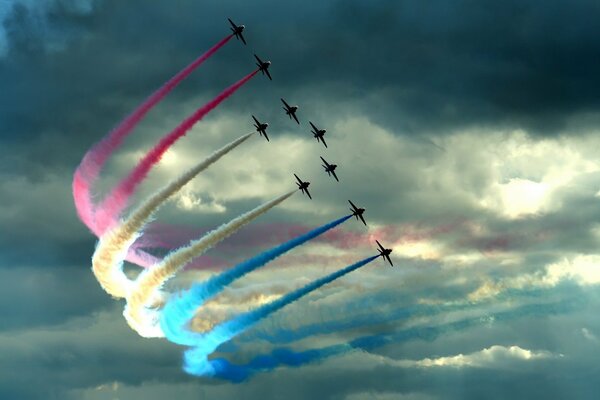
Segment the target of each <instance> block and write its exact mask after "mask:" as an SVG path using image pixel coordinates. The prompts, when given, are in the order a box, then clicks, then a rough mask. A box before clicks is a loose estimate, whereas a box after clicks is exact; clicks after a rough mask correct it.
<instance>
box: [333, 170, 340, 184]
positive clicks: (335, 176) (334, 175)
mask: <svg viewBox="0 0 600 400" xmlns="http://www.w3.org/2000/svg"><path fill="white" fill-rule="evenodd" d="M331 173H332V174H333V177H334V178H335V180H336V181H338V182H339V181H340V180H339V179H338V177H337V175H336V174H335V171H331Z"/></svg>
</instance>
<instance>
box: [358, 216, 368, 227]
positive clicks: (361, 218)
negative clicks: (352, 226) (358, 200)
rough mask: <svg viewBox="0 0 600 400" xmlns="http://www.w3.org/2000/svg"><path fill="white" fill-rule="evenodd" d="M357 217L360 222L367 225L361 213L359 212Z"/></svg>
mask: <svg viewBox="0 0 600 400" xmlns="http://www.w3.org/2000/svg"><path fill="white" fill-rule="evenodd" d="M358 218H360V220H361V221H362V223H363V224H365V226H367V222H366V221H365V219H364V218H363V216H362V214H359V216H358Z"/></svg>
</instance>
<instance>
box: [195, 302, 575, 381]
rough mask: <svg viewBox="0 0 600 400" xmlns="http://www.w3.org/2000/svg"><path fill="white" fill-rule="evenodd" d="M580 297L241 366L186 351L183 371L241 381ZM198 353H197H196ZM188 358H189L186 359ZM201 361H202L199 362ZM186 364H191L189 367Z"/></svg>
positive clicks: (279, 354)
mask: <svg viewBox="0 0 600 400" xmlns="http://www.w3.org/2000/svg"><path fill="white" fill-rule="evenodd" d="M581 306H582V299H581V298H580V297H572V298H570V299H567V300H562V301H558V302H554V303H543V304H539V303H538V304H527V305H525V306H521V307H519V308H516V309H511V310H506V311H499V312H496V313H492V314H486V315H485V316H483V317H482V316H477V317H469V318H464V319H461V320H457V321H453V322H449V323H446V324H442V325H435V326H417V327H412V328H408V329H405V330H401V331H398V332H395V333H392V334H380V335H367V336H362V337H359V338H356V339H353V340H351V341H349V342H347V343H343V344H337V345H332V346H327V347H322V348H318V349H309V350H303V351H294V350H292V349H289V348H277V349H274V350H272V351H271V353H270V354H266V355H260V356H257V357H255V358H253V359H252V360H250V361H249V362H248V363H246V364H244V365H234V364H232V363H230V362H229V361H228V360H226V359H224V358H215V359H212V360H209V361H206V359H205V358H204V359H202V358H201V357H200V358H199V360H196V357H197V355H196V354H193V353H191V352H188V353H186V354H185V356H186V359H185V362H186V364H185V368H186V371H188V372H189V373H192V374H194V375H201V374H202V375H204V374H206V372H209V373H210V374H211V375H212V376H214V377H219V378H223V379H227V380H230V381H234V382H240V381H243V380H245V379H247V378H248V377H250V376H251V375H253V374H255V373H257V372H267V371H271V370H273V369H275V368H277V367H280V366H288V367H299V366H302V365H305V364H309V363H314V362H319V361H323V360H325V359H326V358H329V357H333V356H341V355H344V354H347V353H350V352H352V351H357V350H362V351H369V350H372V349H376V348H379V347H382V346H385V345H388V344H395V343H401V342H405V341H409V340H414V339H421V340H426V341H433V340H435V339H437V338H438V337H440V336H441V335H443V334H447V333H452V332H460V331H463V330H466V329H470V328H474V327H477V326H481V325H485V324H489V323H490V322H491V321H493V322H494V323H495V322H502V321H510V320H514V319H517V318H522V317H529V316H547V315H558V314H561V313H565V312H569V311H572V310H574V309H578V308H581ZM198 356H199V355H198ZM188 357H190V359H189V360H188ZM202 363H204V364H202ZM188 366H189V367H190V368H189V369H188Z"/></svg>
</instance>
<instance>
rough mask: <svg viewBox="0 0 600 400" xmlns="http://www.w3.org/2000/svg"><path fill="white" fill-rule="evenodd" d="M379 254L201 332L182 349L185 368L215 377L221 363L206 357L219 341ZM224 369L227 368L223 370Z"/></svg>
mask: <svg viewBox="0 0 600 400" xmlns="http://www.w3.org/2000/svg"><path fill="white" fill-rule="evenodd" d="M377 257H379V256H372V257H369V258H366V259H364V260H361V261H359V262H357V263H355V264H352V265H349V266H347V267H346V268H343V269H341V270H338V271H336V272H334V273H332V274H329V275H327V276H325V277H323V278H319V279H317V280H314V281H313V282H311V283H309V284H307V285H305V286H303V287H301V288H299V289H297V290H294V291H293V292H290V293H288V294H286V295H284V296H282V297H280V298H279V299H277V300H274V301H272V302H270V303H267V304H265V305H263V306H261V307H258V308H257V309H255V310H252V311H249V312H246V313H243V314H241V315H239V316H238V317H236V318H234V319H231V320H229V321H226V322H224V323H222V324H220V325H217V326H215V327H214V328H213V330H212V331H210V332H208V333H206V334H204V335H200V336H201V337H199V338H198V340H197V342H196V347H194V348H193V349H190V350H188V351H186V352H185V355H184V358H185V361H184V369H185V371H186V372H188V373H190V374H192V375H198V376H215V375H217V374H219V373H220V372H221V371H222V365H221V364H220V363H219V361H216V362H215V361H214V360H208V356H209V355H210V354H212V353H213V352H214V351H215V350H216V349H217V348H218V347H219V346H220V345H221V344H223V343H225V342H228V341H229V340H231V339H232V338H233V337H235V336H237V335H238V334H240V333H242V332H244V331H245V330H246V329H248V328H250V327H251V326H253V325H254V324H256V323H257V322H258V321H260V320H261V319H263V318H265V317H267V316H269V315H271V314H272V313H274V312H275V311H278V310H280V309H281V308H283V307H285V306H286V305H288V304H290V303H292V302H294V301H296V300H298V299H299V298H301V297H303V296H305V295H307V294H308V293H310V292H312V291H314V290H316V289H318V288H320V287H321V286H323V285H326V284H328V283H330V282H333V281H334V280H336V279H338V278H340V277H342V276H344V275H346V274H348V273H350V272H352V271H355V270H357V269H358V268H360V267H362V266H364V265H366V264H368V263H370V262H371V261H373V260H375V259H376V258H377ZM225 372H226V371H225Z"/></svg>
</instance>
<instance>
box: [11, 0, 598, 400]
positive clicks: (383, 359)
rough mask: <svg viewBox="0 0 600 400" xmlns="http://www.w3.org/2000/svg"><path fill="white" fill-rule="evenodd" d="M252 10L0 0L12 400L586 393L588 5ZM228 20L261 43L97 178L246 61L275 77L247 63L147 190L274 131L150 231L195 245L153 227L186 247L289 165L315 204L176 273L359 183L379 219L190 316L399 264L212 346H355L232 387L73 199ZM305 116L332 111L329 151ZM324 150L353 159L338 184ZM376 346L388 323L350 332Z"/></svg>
mask: <svg viewBox="0 0 600 400" xmlns="http://www.w3.org/2000/svg"><path fill="white" fill-rule="evenodd" d="M249 3H250V2H247V1H241V0H230V1H216V0H214V1H212V0H210V1H203V2H198V1H192V0H181V1H178V2H170V1H166V0H160V1H152V2H147V1H142V0H130V1H117V0H43V1H41V0H40V1H33V0H0V82H1V84H0V227H1V228H0V315H1V316H2V323H1V324H0V371H1V373H0V398H2V399H23V400H26V399H38V398H47V399H86V400H87V399H90V400H91V399H94V400H96V399H111V400H112V399H164V398H177V399H183V400H185V399H212V398H218V399H227V398H244V399H280V398H284V397H285V398H287V399H290V400H293V399H305V398H320V399H335V400H338V399H340V400H363V399H365V400H366V399H378V400H387V399H410V400H413V399H419V400H421V399H427V400H429V399H480V398H488V399H505V398H507V397H509V396H511V397H512V398H519V399H520V398H522V399H526V398H527V399H530V398H547V399H562V398H579V399H592V398H596V397H597V393H598V391H599V390H600V383H599V382H598V379H597V376H598V366H597V365H598V364H597V360H598V357H599V356H600V319H599V318H598V317H597V313H596V310H597V309H598V306H599V305H600V286H599V285H600V269H599V267H598V264H599V263H600V252H599V251H598V250H597V244H598V242H599V241H600V161H599V160H598V156H597V153H598V151H597V149H598V148H600V135H599V133H600V109H599V107H600V95H598V93H597V90H596V88H598V87H599V85H600V81H599V78H598V74H597V71H598V70H599V69H600V58H599V57H598V54H599V52H600V25H598V23H597V21H598V19H599V18H600V4H599V3H598V2H597V1H593V0H589V1H588V0H577V1H568V2H567V1H558V0H548V1H545V2H538V1H533V0H520V1H516V0H507V1H502V2H491V1H488V2H482V1H474V0H459V1H453V2H450V1H442V0H434V1H429V2H421V1H403V0H398V1H392V0H388V1H386V0H378V1H367V0H344V1H341V0H338V1H333V0H331V1H320V2H316V1H315V2H306V1H296V0H292V1H285V2H281V1H273V0H258V1H253V2H251V4H249ZM227 17H230V18H232V19H233V20H234V21H235V22H237V23H240V24H242V23H243V24H245V25H246V30H245V31H244V34H245V37H246V40H247V41H248V45H247V46H243V45H242V44H241V43H240V42H238V41H236V40H235V39H233V40H231V41H230V42H229V43H227V44H226V45H225V46H224V47H223V48H222V49H221V50H219V51H218V52H217V53H216V54H215V55H214V56H213V57H211V58H210V59H209V60H208V61H207V62H206V63H205V64H204V65H202V66H201V67H200V68H199V69H198V70H197V71H195V72H194V73H193V74H192V75H191V76H190V77H189V78H188V79H186V81H185V82H184V83H183V84H181V85H180V86H179V87H177V88H176V89H175V90H174V91H173V92H172V93H171V94H170V95H169V96H168V97H167V98H166V99H165V100H164V101H162V102H161V103H160V104H159V105H158V106H157V107H155V108H154V109H153V110H152V111H151V112H150V113H149V114H148V115H147V117H146V118H145V119H144V120H143V121H142V123H141V124H140V125H139V126H138V127H137V128H136V130H135V132H134V133H133V134H132V135H131V136H130V137H128V138H127V140H126V141H125V143H124V145H123V147H122V148H120V149H119V150H118V151H117V152H116V154H115V155H114V157H112V158H111V159H110V161H109V163H108V165H107V168H106V169H104V170H103V171H102V177H101V180H100V184H99V186H98V188H97V196H99V197H101V195H102V194H103V193H106V191H107V190H108V189H109V188H110V187H111V186H112V185H114V184H115V183H116V182H117V181H118V180H119V179H120V178H121V177H123V176H124V175H125V174H126V173H127V172H128V171H129V170H130V169H131V168H132V167H133V166H134V165H135V162H136V161H137V160H138V159H139V158H140V157H141V156H142V155H143V154H144V152H145V151H147V150H148V149H149V148H150V147H151V146H152V145H153V144H154V143H155V142H156V141H157V140H158V139H159V138H160V137H161V136H162V135H164V134H165V133H167V132H169V131H170V130H171V129H172V128H173V127H175V126H176V125H177V124H178V123H179V122H180V121H181V120H182V119H183V118H185V117H186V116H187V115H189V114H190V113H191V112H193V111H194V110H195V109H196V108H198V107H200V106H201V105H203V104H204V103H206V102H207V101H209V100H210V99H212V98H213V97H214V96H215V95H217V94H218V93H219V92H220V91H221V90H222V89H223V88H225V87H226V86H228V85H230V84H231V83H233V82H235V81H237V80H238V79H240V78H241V77H243V76H245V75H246V74H248V73H249V72H251V71H252V70H253V68H254V60H253V56H252V55H253V53H255V52H256V53H257V54H258V55H259V56H261V57H262V58H265V59H270V60H271V61H272V63H273V64H272V67H271V69H270V71H271V74H272V76H273V81H272V82H271V81H269V80H267V79H265V78H263V77H261V76H260V75H259V76H256V77H255V78H253V79H252V80H251V81H250V82H249V83H248V84H247V85H245V86H244V87H243V88H241V89H240V90H239V91H238V92H237V93H235V94H234V95H233V96H232V97H231V98H229V99H227V100H226V101H225V102H224V103H223V104H222V105H221V106H219V107H218V108H217V109H215V110H214V111H212V112H211V113H210V114H209V115H208V116H207V117H206V118H205V119H204V120H203V121H201V122H200V123H198V124H197V125H196V126H195V127H194V128H193V129H192V130H191V131H190V132H189V133H188V135H187V136H186V137H185V138H183V139H182V140H180V142H178V143H177V144H176V145H175V146H174V147H173V148H172V149H171V150H170V151H169V152H168V153H167V154H166V155H165V157H164V158H163V160H162V161H161V163H160V164H159V165H158V167H157V168H155V169H154V170H153V171H152V172H151V173H150V175H149V177H148V179H147V180H146V181H145V182H144V184H143V185H142V186H141V188H140V190H139V193H138V194H136V196H135V197H134V204H137V203H139V202H140V201H141V200H143V199H144V198H145V197H147V196H148V195H150V194H151V193H153V192H154V191H155V190H157V189H158V188H160V187H161V186H162V185H164V184H165V183H166V182H168V181H169V180H171V179H173V178H175V177H177V176H178V175H179V174H180V173H181V172H183V171H185V170H186V169H187V168H189V167H190V166H192V165H193V164H194V163H196V162H198V161H199V160H201V159H203V158H204V157H206V156H207V155H209V154H211V153H212V152H213V151H214V150H216V149H217V148H219V147H221V146H223V145H225V144H226V143H228V142H230V141H232V140H234V139H235V138H237V137H239V136H240V135H242V134H244V133H247V132H249V131H251V130H252V129H253V128H252V120H251V115H252V114H254V115H256V116H257V117H258V118H259V119H261V120H265V121H267V122H269V124H270V127H269V131H268V132H269V138H270V139H271V141H270V142H266V141H265V140H264V139H262V138H260V137H258V136H255V137H252V138H251V139H249V140H248V141H247V143H244V144H243V145H242V146H240V147H239V148H238V149H236V150H234V152H232V153H231V154H229V155H227V156H226V157H224V158H223V160H221V161H220V162H219V163H218V164H215V165H214V166H213V167H211V168H210V169H209V170H207V171H206V172H204V173H202V174H201V175H200V176H198V177H197V178H196V179H194V180H193V181H192V182H191V183H190V184H188V185H187V186H186V187H185V188H184V190H183V191H182V192H181V193H179V194H178V195H177V196H176V197H175V198H174V199H173V200H172V201H171V202H169V203H168V204H167V205H165V207H163V208H162V209H161V210H160V212H159V213H158V214H157V215H156V222H157V223H158V224H174V225H179V226H181V227H182V228H181V229H180V230H179V231H178V232H183V233H181V234H180V235H181V237H177V235H174V233H173V232H171V233H170V235H169V233H168V232H169V231H168V228H167V227H166V226H164V229H162V230H161V229H160V226H158V228H156V230H153V231H152V234H154V235H157V236H160V235H166V236H162V237H163V238H165V240H166V239H171V240H173V241H174V243H179V242H178V240H179V241H181V240H183V239H182V237H183V238H188V239H189V238H191V237H194V235H198V234H199V233H201V232H205V231H208V230H210V229H212V228H214V227H215V226H218V225H220V224H221V223H223V222H226V221H228V220H230V219H232V218H234V217H236V216H238V215H239V214H241V213H242V212H245V211H246V210H249V209H251V208H253V207H256V206H258V205H259V204H261V203H263V202H265V201H268V200H270V199H272V198H274V197H276V196H279V195H281V194H283V193H285V192H286V191H288V190H291V189H293V188H294V183H293V175H292V174H293V173H297V174H299V175H300V176H301V177H303V178H305V179H307V180H310V181H311V182H312V183H311V187H310V188H311V194H312V195H313V200H312V201H310V200H309V199H308V198H306V197H305V196H302V195H300V194H296V195H294V196H293V197H291V198H290V199H289V200H287V201H285V202H284V203H282V204H281V205H279V206H277V207H276V208H274V209H273V210H271V211H269V212H268V213H267V214H265V215H263V216H261V217H260V219H258V220H257V221H256V222H253V223H252V224H250V225H248V226H247V227H245V228H243V229H242V230H240V232H238V233H237V234H235V235H233V236H232V237H231V238H229V239H228V240H226V241H224V242H223V243H221V244H219V245H218V246H216V247H215V248H214V249H212V250H210V252H208V253H207V254H206V257H205V258H203V260H204V264H203V267H202V268H200V269H194V270H190V271H187V272H185V273H182V274H180V275H179V276H178V277H177V278H176V279H175V280H174V282H172V285H171V286H169V287H168V288H169V289H173V290H176V289H179V288H185V287H188V286H189V285H190V284H191V283H193V282H197V281H199V280H201V279H204V278H206V277H207V276H209V275H211V274H214V273H217V272H218V271H221V270H225V269H227V268H228V267H231V266H232V265H234V264H235V263H238V262H240V261H243V260H244V259H246V258H248V257H251V256H253V255H255V254H256V253H258V252H260V251H263V250H266V249H268V248H270V247H271V246H274V245H277V244H279V243H280V242H282V241H285V240H288V239H291V238H293V237H294V236H296V235H299V234H302V233H304V232H306V231H308V230H310V229H313V228H315V227H317V226H319V225H322V224H324V223H327V222H329V221H332V220H334V219H337V218H339V217H341V216H344V215H346V214H347V213H348V208H347V200H348V199H352V200H353V201H354V202H355V203H357V204H358V205H360V206H363V207H365V208H366V209H367V211H366V213H365V217H366V219H367V222H368V224H369V225H368V227H364V226H363V225H362V224H360V223H358V222H356V221H354V220H353V221H348V222H347V223H344V225H343V226H341V227H340V228H338V229H336V230H333V231H331V232H329V233H327V234H326V235H324V236H323V237H321V238H319V239H316V240H314V241H312V242H310V243H308V244H307V245H305V246H302V247H300V248H297V249H295V250H293V251H292V252H290V253H289V254H288V255H286V256H285V257H281V258H280V259H278V260H276V261H275V262H273V263H271V264H269V265H268V266H267V267H266V268H264V269H261V270H259V271H256V272H254V273H252V274H249V275H248V276H246V277H244V278H242V279H241V280H239V281H237V282H235V283H234V284H233V285H232V286H231V287H230V288H229V289H228V290H226V291H225V292H224V293H223V294H222V295H221V296H220V297H219V298H217V302H215V303H213V304H212V305H211V306H210V307H207V309H205V310H204V311H201V313H204V314H203V315H199V317H198V323H201V321H202V320H203V319H216V320H220V319H222V318H225V317H227V316H231V315H233V314H235V313H237V312H240V311H243V310H247V309H250V308H251V307H253V306H255V305H256V304H260V303H261V302H264V301H266V300H265V299H271V298H274V297H277V296H279V295H281V294H283V293H286V292H289V291H291V290H293V289H296V288H298V287H300V286H301V285H303V284H306V283H307V282H309V281H311V280H313V279H316V278H319V277H321V276H323V275H325V274H327V273H330V272H333V271H335V270H337V269H340V268H342V267H344V266H346V265H349V264H351V263H354V262H356V261H358V260H360V259H363V258H366V257H368V256H371V255H374V254H376V252H375V248H374V241H375V239H378V240H380V241H382V243H384V244H386V245H388V246H389V247H391V248H392V249H393V253H392V259H393V261H394V265H395V267H394V268H391V267H389V266H387V265H386V264H385V263H384V262H383V261H382V260H381V259H378V260H376V261H374V262H373V263H371V264H369V265H367V266H366V267H364V268H362V269H360V270H358V271H355V272H352V273H351V274H349V275H348V276H346V277H343V278H341V279H340V280H337V281H335V282H334V283H332V284H331V285H328V286H325V287H323V288H322V289H320V290H318V291H316V292H314V293H311V294H310V295H308V296H306V297H305V298H302V299H300V300H298V301H297V302H295V303H294V304H292V305H290V306H289V307H286V308H285V309H283V310H280V311H278V312H277V313H275V314H273V315H272V316H270V317H269V318H267V319H265V320H263V321H261V322H259V323H258V324H257V325H256V326H254V327H253V328H251V329H249V330H248V331H246V332H245V333H243V334H242V335H240V336H239V337H236V338H235V339H234V340H233V341H232V342H230V343H229V344H228V345H227V346H226V347H224V348H223V349H219V351H220V354H225V355H226V356H227V357H228V358H230V359H231V360H234V361H240V362H241V361H244V360H249V359H252V357H254V356H256V355H259V354H264V353H269V352H270V351H272V350H273V349H277V348H280V347H282V346H283V347H291V348H293V349H294V350H298V351H301V350H305V349H314V348H326V347H327V346H335V345H340V344H341V345H344V344H345V345H346V346H348V347H350V348H351V349H350V350H348V351H344V352H342V354H338V355H334V356H331V357H324V358H323V359H320V360H317V361H315V362H311V363H307V364H305V365H301V366H282V367H280V368H276V369H275V370H273V371H269V372H260V373H258V374H256V375H254V376H253V377H251V378H250V379H248V380H246V381H244V382H241V383H231V382H228V381H226V380H221V379H215V378H201V377H195V376H191V375H188V374H186V373H185V372H184V371H183V370H182V362H183V361H182V353H183V351H184V350H185V348H183V347H181V346H178V345H175V344H172V343H169V342H168V341H166V340H165V339H148V338H142V337H140V336H138V335H137V334H136V333H135V332H134V331H132V330H131V329H130V328H129V326H128V325H127V323H126V322H125V319H124V318H123V315H122V310H123V306H124V301H123V300H115V299H112V298H111V297H110V296H109V295H108V294H107V293H105V292H104V291H103V290H102V289H101V287H100V286H99V284H98V282H97V281H96V280H95V278H94V275H93V273H92V271H91V257H92V254H93V253H94V249H95V246H96V243H97V238H96V237H95V236H94V235H93V234H92V233H91V232H90V231H89V230H88V229H87V228H86V227H85V226H84V225H83V224H82V223H81V222H80V221H79V219H78V217H77V214H76V211H75V207H74V204H73V198H72V192H71V182H72V179H73V172H74V171H75V169H76V167H77V166H78V164H79V162H80V161H81V159H82V157H83V155H84V154H85V152H86V151H87V150H88V149H89V148H90V147H91V146H92V145H93V144H95V143H97V142H98V141H99V140H100V139H101V138H102V137H103V136H104V135H105V134H106V133H107V132H109V131H110V129H111V128H113V127H114V126H115V125H116V124H117V123H118V122H119V121H120V120H121V119H122V118H123V117H125V116H126V115H127V114H128V113H129V112H131V111H132V110H133V109H134V108H135V107H136V106H137V105H138V104H139V103H140V102H141V101H142V100H143V99H144V98H145V97H146V96H148V95H149V94H150V93H152V92H153V91H154V90H155V89H156V88H158V87H159V86H160V85H161V84H162V83H164V82H165V81H166V80H167V79H169V78H170V77H171V76H172V75H173V74H174V73H176V72H177V71H179V70H180V69H181V68H182V67H183V66H185V65H186V64H187V63H189V62H191V61H192V60H193V59H194V58H196V57H197V56H199V55H200V54H202V53H203V52H204V51H206V50H207V49H208V48H209V47H211V46H212V45H213V44H215V43H216V42H217V41H218V40H220V39H222V38H223V37H224V36H225V35H227V34H228V32H229V28H228V23H227ZM281 97H284V98H285V99H286V100H287V101H288V102H289V103H290V104H298V105H299V107H300V108H299V111H298V117H299V118H300V120H301V125H296V124H295V123H293V122H291V121H290V120H288V119H287V117H286V116H285V114H284V113H283V111H282V110H281V104H280V100H279V99H280V98H281ZM308 120H311V121H312V122H314V123H315V124H317V125H318V126H320V127H321V126H322V127H324V128H326V129H327V134H326V135H327V136H326V138H327V143H328V146H329V147H328V148H327V149H325V148H324V147H323V146H322V145H320V144H319V143H317V142H316V141H315V140H314V138H312V137H311V135H310V131H309V129H310V127H309V125H308ZM319 156H323V157H324V158H326V159H327V160H328V161H331V162H335V163H336V164H338V165H339V167H338V169H337V170H336V173H337V174H338V176H339V178H340V182H339V183H337V182H335V181H334V180H333V179H331V178H328V177H327V175H326V174H325V173H324V172H323V170H322V167H321V166H320V160H319ZM126 272H127V273H128V274H130V276H134V275H135V274H136V273H138V272H139V268H138V267H136V266H133V265H127V266H126ZM240 298H243V299H245V300H244V301H238V300H239V299H240ZM334 326H335V329H334V328H333V327H334ZM303 329H304V330H309V331H311V332H313V334H311V335H307V336H305V337H300V336H301V335H300V333H299V332H304V331H303ZM311 329H312V330H311ZM294 332H295V334H296V335H298V336H299V339H298V340H295V341H292V342H291V343H288V342H285V341H284V340H283V338H287V337H289V336H290V335H291V336H293V334H294ZM375 336H377V337H383V336H385V337H386V338H388V340H386V341H384V342H382V343H380V344H378V345H376V346H371V345H367V344H366V343H367V342H366V341H360V340H358V341H357V340H356V339H357V338H364V337H375ZM350 344H352V345H350Z"/></svg>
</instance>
